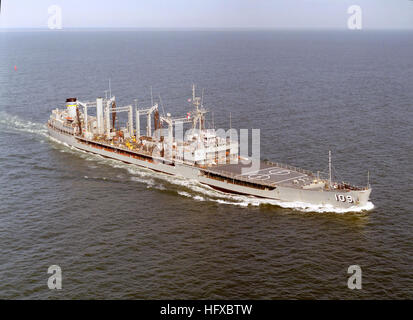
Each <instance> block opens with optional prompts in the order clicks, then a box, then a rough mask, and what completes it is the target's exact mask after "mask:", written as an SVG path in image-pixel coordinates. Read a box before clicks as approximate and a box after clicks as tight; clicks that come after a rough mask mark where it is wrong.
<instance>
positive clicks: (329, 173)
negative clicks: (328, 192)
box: [328, 150, 331, 187]
mask: <svg viewBox="0 0 413 320" xmlns="http://www.w3.org/2000/svg"><path fill="white" fill-rule="evenodd" d="M328 182H329V185H330V187H331V150H329V151H328Z"/></svg>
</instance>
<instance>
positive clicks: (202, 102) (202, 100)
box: [201, 89, 204, 107]
mask: <svg viewBox="0 0 413 320" xmlns="http://www.w3.org/2000/svg"><path fill="white" fill-rule="evenodd" d="M203 105H204V89H202V94H201V107H202V106H203Z"/></svg>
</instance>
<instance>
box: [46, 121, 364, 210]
mask: <svg viewBox="0 0 413 320" xmlns="http://www.w3.org/2000/svg"><path fill="white" fill-rule="evenodd" d="M48 131H49V134H50V136H51V137H52V138H54V139H56V140H58V141H60V142H63V143H66V144H68V145H70V146H73V147H76V148H78V149H81V150H84V151H87V152H91V153H95V154H99V155H102V156H104V157H108V158H112V159H117V160H120V161H123V162H126V163H130V164H134V165H137V166H140V167H144V168H148V169H152V170H155V171H158V172H162V173H165V174H169V175H174V176H182V177H185V178H188V179H194V180H197V181H199V182H200V183H203V184H205V185H208V186H211V187H212V188H215V189H218V190H222V191H224V192H230V193H237V194H244V195H248V196H253V197H259V198H266V199H273V200H277V201H280V202H299V203H303V204H309V205H315V206H323V207H324V206H331V207H332V208H343V209H351V208H354V209H357V208H361V207H364V206H366V204H367V203H368V201H369V197H370V193H371V189H365V190H350V191H340V190H306V189H300V188H296V187H289V186H283V185H276V186H275V187H273V188H266V187H263V188H255V187H250V186H248V185H242V184H236V183H233V180H232V179H231V178H228V179H225V178H224V179H220V180H218V179H213V178H211V177H209V176H208V175H205V170H203V169H202V168H199V167H195V166H191V165H187V164H184V163H179V162H175V163H174V164H173V165H171V164H167V163H155V162H150V161H144V160H140V159H136V158H133V157H130V156H125V155H123V154H120V153H116V152H111V151H107V150H104V149H99V148H96V147H94V146H91V145H88V144H85V143H83V142H82V141H81V140H80V139H78V138H76V137H75V136H73V135H70V134H64V133H61V132H58V131H55V130H53V129H52V128H50V127H48ZM338 196H340V197H338ZM348 196H351V199H352V201H351V202H348V201H345V200H344V201H342V200H341V199H346V198H347V197H348Z"/></svg>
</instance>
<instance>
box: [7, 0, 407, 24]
mask: <svg viewBox="0 0 413 320" xmlns="http://www.w3.org/2000/svg"><path fill="white" fill-rule="evenodd" d="M51 5H58V6H60V7H61V8H62V27H63V29H65V28H161V29H176V28H178V29H180V28H185V29H194V28H201V29H203V28H218V29H221V28H222V29H226V28H259V29H345V28H347V20H348V18H349V17H350V15H351V14H349V13H347V9H348V7H350V6H351V5H359V6H360V8H361V9H362V25H363V29H413V0H117V1H113V0H110V1H109V0H100V1H99V0H1V6H2V10H1V15H0V28H3V29H4V28H6V29H7V28H47V24H48V20H49V17H50V15H51V14H49V13H48V8H49V6H51Z"/></svg>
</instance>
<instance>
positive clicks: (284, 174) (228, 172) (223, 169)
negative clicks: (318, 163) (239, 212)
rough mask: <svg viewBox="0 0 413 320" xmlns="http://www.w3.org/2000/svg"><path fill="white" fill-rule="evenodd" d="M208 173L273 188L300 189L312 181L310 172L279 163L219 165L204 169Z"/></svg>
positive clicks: (312, 177)
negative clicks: (255, 165)
mask: <svg viewBox="0 0 413 320" xmlns="http://www.w3.org/2000/svg"><path fill="white" fill-rule="evenodd" d="M205 171H207V172H208V173H211V174H214V175H221V176H223V177H227V178H230V179H234V180H240V181H245V182H249V183H252V184H257V185H263V186H269V187H275V186H277V185H282V186H288V187H296V188H301V187H303V186H305V185H308V184H310V183H311V182H312V180H313V179H314V175H313V173H312V172H310V171H307V170H303V169H300V168H296V167H293V166H289V165H284V164H280V163H273V162H266V161H262V160H261V161H260V162H259V166H258V168H256V167H253V166H251V162H250V163H249V164H245V165H244V164H242V163H238V164H221V165H217V166H211V167H208V169H206V170H205Z"/></svg>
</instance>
